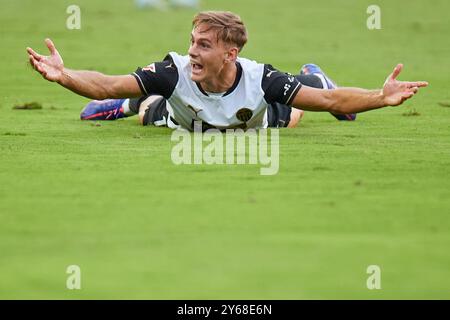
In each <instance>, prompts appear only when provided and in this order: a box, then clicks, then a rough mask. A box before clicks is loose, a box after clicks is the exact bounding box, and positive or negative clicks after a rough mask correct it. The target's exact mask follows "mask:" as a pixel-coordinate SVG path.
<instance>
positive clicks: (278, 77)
mask: <svg viewBox="0 0 450 320" xmlns="http://www.w3.org/2000/svg"><path fill="white" fill-rule="evenodd" d="M261 87H262V89H263V91H264V99H265V100H266V101H267V103H269V104H271V103H274V102H278V103H281V104H285V105H288V106H290V105H291V104H292V101H293V100H294V97H295V95H296V94H297V92H298V91H299V90H300V88H301V87H302V84H301V83H300V82H299V81H298V80H297V79H296V78H295V77H294V76H293V75H290V74H288V73H284V72H281V71H279V70H277V69H275V68H274V67H272V66H271V65H270V64H266V65H264V75H263V78H262V82H261Z"/></svg>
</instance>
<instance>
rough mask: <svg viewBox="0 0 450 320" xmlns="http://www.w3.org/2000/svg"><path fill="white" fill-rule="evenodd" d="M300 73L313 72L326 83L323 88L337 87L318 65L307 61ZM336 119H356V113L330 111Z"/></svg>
mask: <svg viewBox="0 0 450 320" xmlns="http://www.w3.org/2000/svg"><path fill="white" fill-rule="evenodd" d="M300 74H313V75H315V76H317V77H319V78H320V80H321V81H322V83H323V84H326V86H327V88H324V89H335V88H337V85H336V84H335V83H334V82H333V80H331V79H330V78H328V77H327V75H326V74H325V72H323V71H322V69H320V67H319V66H318V65H316V64H313V63H309V64H305V65H304V66H303V67H302V69H301V70H300ZM331 114H332V115H333V116H334V117H335V118H336V119H338V120H340V121H354V120H355V119H356V113H350V114H334V113H331Z"/></svg>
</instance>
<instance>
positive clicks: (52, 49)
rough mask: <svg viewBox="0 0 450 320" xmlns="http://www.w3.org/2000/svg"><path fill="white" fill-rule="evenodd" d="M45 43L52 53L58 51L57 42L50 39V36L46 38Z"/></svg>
mask: <svg viewBox="0 0 450 320" xmlns="http://www.w3.org/2000/svg"><path fill="white" fill-rule="evenodd" d="M45 44H46V45H47V48H48V50H50V53H51V54H52V55H53V54H57V53H58V51H57V50H56V47H55V44H54V43H53V41H52V40H50V39H49V38H47V39H45Z"/></svg>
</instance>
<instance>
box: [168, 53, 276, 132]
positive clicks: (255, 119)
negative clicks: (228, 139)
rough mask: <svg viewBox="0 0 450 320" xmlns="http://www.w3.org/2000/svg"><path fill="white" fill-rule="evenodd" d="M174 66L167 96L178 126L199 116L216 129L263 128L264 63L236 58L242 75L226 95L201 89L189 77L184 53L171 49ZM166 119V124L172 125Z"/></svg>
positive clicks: (188, 122) (171, 114)
mask: <svg viewBox="0 0 450 320" xmlns="http://www.w3.org/2000/svg"><path fill="white" fill-rule="evenodd" d="M170 56H171V57H172V59H173V62H174V63H175V65H176V67H177V69H178V76H179V77H178V83H177V85H176V87H175V90H174V92H173V94H172V96H171V97H170V98H169V99H168V102H169V105H168V106H167V109H168V111H169V114H170V116H171V117H172V118H173V119H174V120H175V121H176V122H177V123H178V124H179V125H181V126H182V127H184V128H192V123H193V121H197V120H201V121H202V122H205V123H207V124H209V125H211V126H212V127H215V128H218V129H226V128H237V127H243V128H266V127H267V105H268V104H267V102H266V101H265V99H264V91H263V90H262V88H261V80H262V77H263V73H264V65H263V64H260V63H256V62H255V61H251V60H248V59H244V58H238V62H239V63H240V64H241V66H242V75H241V79H240V80H239V83H238V84H237V86H236V88H234V90H233V91H232V92H231V93H229V94H228V95H225V96H222V95H214V94H209V95H205V93H203V92H201V91H200V89H199V87H198V86H197V84H196V83H195V82H194V81H192V80H191V64H190V60H189V57H188V56H180V55H178V54H177V53H175V52H171V53H170ZM171 122H172V121H170V120H169V121H168V124H169V126H172V127H173V126H174V123H173V122H172V123H171Z"/></svg>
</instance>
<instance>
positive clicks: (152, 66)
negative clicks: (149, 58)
mask: <svg viewBox="0 0 450 320" xmlns="http://www.w3.org/2000/svg"><path fill="white" fill-rule="evenodd" d="M142 70H143V71H150V72H153V73H155V72H156V68H155V64H154V63H152V64H150V65H148V66H146V67H145V68H142Z"/></svg>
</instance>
